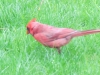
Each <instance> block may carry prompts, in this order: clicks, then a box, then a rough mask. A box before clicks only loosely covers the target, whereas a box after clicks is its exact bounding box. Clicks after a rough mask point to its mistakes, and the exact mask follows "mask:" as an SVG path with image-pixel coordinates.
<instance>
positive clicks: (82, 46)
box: [0, 0, 100, 75]
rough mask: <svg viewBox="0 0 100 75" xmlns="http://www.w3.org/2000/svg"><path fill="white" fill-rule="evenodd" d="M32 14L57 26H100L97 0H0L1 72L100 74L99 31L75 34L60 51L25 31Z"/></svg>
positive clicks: (20, 74)
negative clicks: (81, 35) (82, 34)
mask: <svg viewBox="0 0 100 75" xmlns="http://www.w3.org/2000/svg"><path fill="white" fill-rule="evenodd" d="M41 1H42V4H41ZM39 8H40V10H38V9H39ZM32 18H37V21H39V22H41V23H44V24H49V25H52V26H56V27H60V28H61V27H64V28H73V29H76V30H87V29H99V28H100V1H99V0H0V28H3V29H0V75H100V38H99V37H100V33H98V34H93V35H87V36H84V37H77V38H74V39H73V40H72V41H71V42H70V43H69V44H68V45H66V46H64V47H62V53H61V55H59V54H58V52H57V51H56V50H55V49H52V48H48V47H44V46H43V45H41V44H40V43H38V42H37V41H36V40H35V39H34V38H33V37H32V36H31V35H27V34H26V25H27V23H28V22H29V20H31V19H32Z"/></svg>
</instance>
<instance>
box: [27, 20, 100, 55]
mask: <svg viewBox="0 0 100 75" xmlns="http://www.w3.org/2000/svg"><path fill="white" fill-rule="evenodd" d="M98 32H100V29H95V30H85V31H77V30H73V29H69V28H56V27H53V26H49V25H47V24H42V23H39V22H37V21H36V19H33V20H31V21H30V22H29V23H28V24H27V34H31V35H32V36H33V37H34V38H35V39H36V40H37V41H38V42H40V43H41V44H43V45H44V46H48V47H51V48H56V49H57V50H58V52H59V53H61V50H60V47H62V46H64V45H66V44H68V43H69V42H70V40H71V39H72V38H74V37H78V36H84V35H88V34H94V33H98Z"/></svg>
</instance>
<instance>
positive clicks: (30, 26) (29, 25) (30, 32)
mask: <svg viewBox="0 0 100 75" xmlns="http://www.w3.org/2000/svg"><path fill="white" fill-rule="evenodd" d="M34 22H36V19H35V18H34V19H32V20H31V21H30V22H29V23H28V24H27V26H26V27H27V34H33V28H34V24H33V23H34Z"/></svg>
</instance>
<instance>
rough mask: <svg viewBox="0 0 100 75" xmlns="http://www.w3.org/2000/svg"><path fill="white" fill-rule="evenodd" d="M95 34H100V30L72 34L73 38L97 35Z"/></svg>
mask: <svg viewBox="0 0 100 75" xmlns="http://www.w3.org/2000/svg"><path fill="white" fill-rule="evenodd" d="M95 33H100V29H97V30H85V31H79V32H75V33H74V34H72V36H73V37H78V36H84V35H89V34H95Z"/></svg>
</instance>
